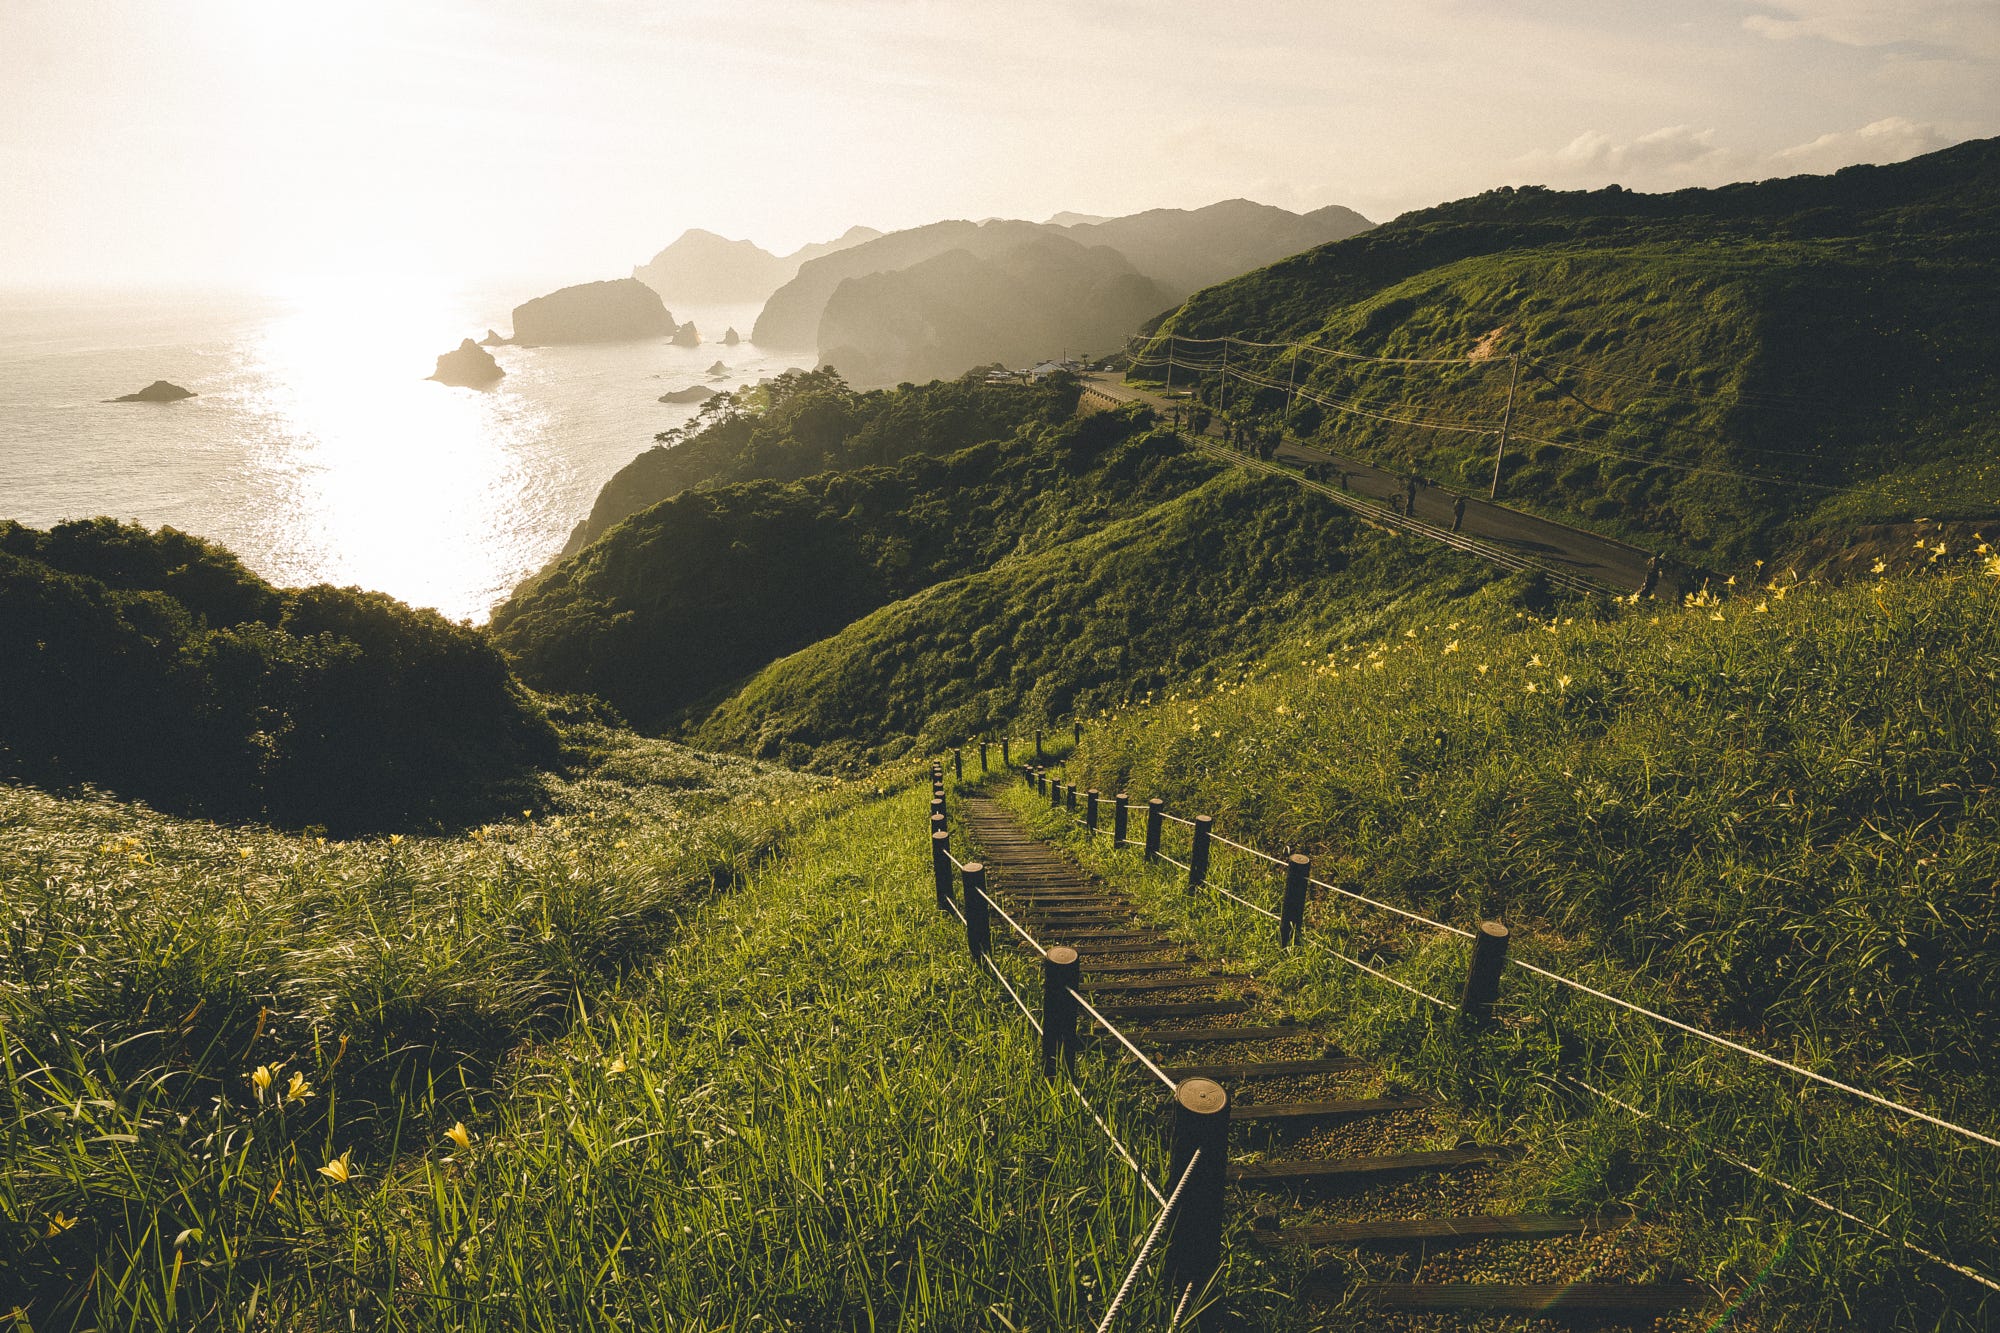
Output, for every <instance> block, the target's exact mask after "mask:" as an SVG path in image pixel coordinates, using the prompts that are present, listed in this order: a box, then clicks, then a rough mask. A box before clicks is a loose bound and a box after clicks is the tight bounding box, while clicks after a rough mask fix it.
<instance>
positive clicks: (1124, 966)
mask: <svg viewBox="0 0 2000 1333" xmlns="http://www.w3.org/2000/svg"><path fill="white" fill-rule="evenodd" d="M1197 961H1199V960H1198V959H1196V958H1195V956H1194V955H1193V954H1186V955H1184V956H1183V957H1181V958H1177V959H1176V958H1163V959H1160V960H1158V961H1157V962H1144V963H1096V964H1093V965H1092V966H1091V968H1090V971H1091V973H1092V974H1093V975H1098V974H1104V973H1111V974H1114V975H1117V976H1124V975H1125V974H1126V973H1128V972H1171V971H1173V970H1174V969H1175V968H1177V967H1186V966H1187V965H1188V964H1189V963H1192V962H1197Z"/></svg>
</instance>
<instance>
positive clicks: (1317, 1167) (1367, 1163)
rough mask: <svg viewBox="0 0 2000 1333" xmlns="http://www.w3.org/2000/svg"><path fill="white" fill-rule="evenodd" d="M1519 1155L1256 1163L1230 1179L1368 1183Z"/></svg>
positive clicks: (1484, 1152)
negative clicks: (1383, 1178)
mask: <svg viewBox="0 0 2000 1333" xmlns="http://www.w3.org/2000/svg"><path fill="white" fill-rule="evenodd" d="M1519 1155H1520V1149H1518V1148H1514V1147H1510V1146H1507V1145H1504V1144H1494V1145H1490V1146H1486V1147H1480V1148H1444V1149H1440V1150H1438V1151H1436V1152H1403V1153H1391V1154H1390V1155H1388V1156H1386V1157H1310V1158H1303V1159H1301V1160H1298V1161H1291V1162H1256V1163H1253V1164H1251V1165H1249V1166H1232V1167H1230V1168H1229V1178H1230V1179H1231V1180H1240V1181H1242V1182H1243V1183H1244V1184H1256V1185H1264V1184H1283V1183H1284V1182H1286V1181H1294V1180H1297V1181H1322V1180H1324V1181H1367V1180H1373V1179H1376V1178H1377V1177H1380V1176H1393V1175H1407V1174H1410V1173H1412V1172H1422V1171H1456V1170H1458V1169H1459V1168H1461V1167H1468V1166H1491V1165H1492V1164H1493V1163H1495V1162H1498V1161H1503V1160H1505V1159H1506V1158H1509V1157H1516V1156H1519Z"/></svg>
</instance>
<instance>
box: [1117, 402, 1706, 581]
mask: <svg viewBox="0 0 2000 1333" xmlns="http://www.w3.org/2000/svg"><path fill="white" fill-rule="evenodd" d="M1083 380H1084V384H1085V387H1086V389H1087V390H1088V391H1090V392H1092V393H1095V394H1098V395H1101V396H1102V397H1104V398H1105V399H1108V400H1110V401H1112V402H1119V403H1144V404H1146V405H1147V406H1148V407H1151V408H1152V409H1153V410H1154V411H1156V412H1158V413H1159V414H1160V415H1161V416H1162V417H1165V416H1167V415H1168V414H1169V413H1171V412H1172V410H1173V409H1174V408H1175V407H1176V406H1185V405H1186V404H1185V401H1183V400H1169V399H1167V398H1166V397H1164V396H1162V395H1160V394H1157V393H1153V392H1151V391H1149V390H1145V389H1139V388H1135V387H1133V386H1132V385H1129V384H1126V383H1125V382H1124V381H1123V380H1121V379H1120V378H1119V377H1118V376H1117V375H1116V374H1090V375H1085V376H1084V377H1083ZM1209 434H1210V435H1211V436H1215V435H1216V434H1217V431H1216V429H1215V428H1214V427H1211V428H1210V431H1209ZM1277 461H1278V462H1279V463H1283V464H1288V465H1290V466H1291V467H1294V468H1297V469H1300V470H1301V471H1303V472H1305V473H1306V474H1307V475H1308V476H1310V477H1314V478H1316V479H1317V480H1319V481H1321V482H1323V483H1326V484H1328V485H1330V486H1332V487H1334V488H1336V489H1338V490H1340V491H1342V492H1345V493H1347V494H1349V495H1354V496H1359V497H1362V498H1364V499H1367V500H1372V501H1375V502H1377V504H1378V505H1390V504H1393V506H1394V507H1395V509H1396V511H1397V512H1398V513H1399V514H1400V513H1401V510H1402V506H1403V504H1404V501H1405V499H1406V497H1407V495H1408V487H1409V482H1408V478H1407V477H1406V476H1405V475H1404V474H1402V473H1398V472H1392V471H1390V470H1388V469H1386V468H1381V467H1377V466H1375V465H1374V464H1372V463H1365V462H1363V461H1361V460H1360V459H1358V458H1347V457H1344V456H1342V455H1340V454H1333V453H1328V452H1326V451H1325V450H1323V449H1315V448H1312V447H1310V446H1308V445H1304V444H1300V443H1299V442H1297V441H1296V440H1290V439H1288V440H1286V441H1285V443H1284V444H1283V445H1281V446H1280V447H1279V449H1278V453H1277ZM1460 498H1463V499H1464V500H1465V519H1464V522H1463V523H1462V524H1461V525H1460V526H1459V528H1458V531H1459V532H1460V533H1461V534H1463V535H1464V536H1466V537H1469V538H1473V539H1474V542H1473V543H1472V544H1470V545H1469V547H1468V549H1470V550H1471V552H1472V553H1473V554H1475V555H1477V554H1486V552H1482V551H1481V550H1480V549H1479V547H1481V546H1490V547H1492V548H1495V549H1496V550H1497V551H1501V552H1505V553H1507V554H1508V555H1511V556H1512V557H1513V558H1514V560H1517V561H1525V562H1528V563H1532V564H1535V565H1540V566H1544V567H1546V568H1548V569H1551V570H1554V571H1558V572H1561V573H1566V574H1569V575H1571V576H1573V577H1576V578H1581V579H1584V580H1587V581H1589V582H1590V583H1592V584H1595V585H1597V586H1600V587H1603V588H1607V589H1609V590H1611V591H1613V592H1619V593H1628V592H1631V591H1633V590H1634V589H1636V588H1638V587H1639V586H1640V585H1641V584H1642V583H1644V582H1645V579H1646V565H1647V562H1648V560H1649V559H1651V553H1650V552H1647V551H1642V550H1640V549H1639V548H1638V547H1636V546H1631V545H1628V544H1626V543H1625V542H1621V541H1616V540H1613V539H1612V538H1610V537H1603V536H1599V535H1598V534H1597V533H1594V532H1585V531H1584V530H1582V529H1581V528H1573V527H1570V526H1569V525H1568V524H1566V523H1558V522H1556V521H1555V520H1553V519H1547V518H1541V517H1538V516H1536V515H1534V514H1524V513H1522V512H1521V511H1520V510H1518V509H1509V508H1508V507H1507V506H1505V505H1500V504H1494V503H1493V502H1492V501H1490V500H1485V499H1482V498H1479V497H1477V496H1472V495H1463V496H1461V493H1459V492H1455V491H1449V490H1446V489H1444V488H1443V487H1440V486H1427V485H1419V486H1418V487H1417V502H1416V510H1415V514H1414V517H1415V518H1416V519H1417V520H1419V521H1418V522H1417V523H1414V524H1403V523H1397V522H1396V521H1395V518H1394V517H1384V518H1382V521H1383V522H1385V523H1388V524H1390V525H1391V526H1395V527H1398V528H1401V529H1402V530H1403V531H1406V532H1411V533H1414V534H1417V535H1421V536H1426V537H1436V536H1438V535H1439V533H1440V531H1442V532H1443V533H1446V534H1448V533H1449V532H1450V531H1451V528H1452V507H1453V503H1454V502H1455V501H1456V500H1458V499H1460ZM1404 516H1405V517H1409V515H1404ZM1454 544H1455V543H1454ZM1509 563H1512V562H1509ZM1674 585H1675V580H1674V578H1673V574H1672V571H1671V570H1669V571H1667V572H1666V573H1663V574H1662V576H1661V579H1660V587H1659V589H1658V591H1659V593H1660V594H1661V595H1662V596H1666V595H1671V594H1672V593H1673V592H1674Z"/></svg>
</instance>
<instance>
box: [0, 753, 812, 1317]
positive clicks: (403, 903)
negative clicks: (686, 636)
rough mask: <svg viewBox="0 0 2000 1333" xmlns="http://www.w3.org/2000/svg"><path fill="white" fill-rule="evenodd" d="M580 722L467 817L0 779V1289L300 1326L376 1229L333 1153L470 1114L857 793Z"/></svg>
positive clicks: (7, 1300)
mask: <svg viewBox="0 0 2000 1333" xmlns="http://www.w3.org/2000/svg"><path fill="white" fill-rule="evenodd" d="M573 739H574V740H575V741H576V742H577V743H578V744H580V745H583V746H586V747H587V748H588V749H589V750H590V751H591V753H592V760H591V763H590V764H589V766H588V767H587V769H585V770H584V771H583V772H581V773H580V774H579V776H578V777H577V778H576V779H575V780H573V781H569V782H565V783H561V784H559V785H558V786H556V787H555V788H553V790H552V791H551V793H550V799H551V807H552V810H553V813H550V814H548V815H547V816H545V817H543V818H539V819H534V820H526V819H517V820H513V821H509V822H506V823H501V824H494V825H487V826H482V827H480V828H477V829H474V830H472V831H471V832H470V833H467V834H464V835H461V836H457V837H448V838H446V837H440V838H419V837H411V838H405V837H403V836H402V835H400V834H398V835H393V836H391V837H387V838H372V839H369V840H366V841H340V840H332V841H329V840H327V839H325V838H319V837H313V836H303V837H302V836H297V835H289V834H283V833H278V832H273V831H270V830H267V829H262V828H256V827H229V826H223V825H217V824H210V823H204V822H195V821H187V820H180V819H175V818H171V817H167V816H162V815H158V814H155V813H152V812H150V811H148V810H146V809H145V808H143V807H139V806H134V805H129V804H124V803H120V802H115V801H112V800H109V799H102V798H97V799H90V798H84V799H61V798H57V797H52V796H48V795H46V794H43V793H40V792H37V791H34V790H32V789H28V788H21V787H13V786H0V1309H13V1308H16V1306H17V1305H18V1306H20V1307H23V1308H25V1310H26V1311H27V1314H28V1317H29V1319H30V1321H31V1323H32V1326H33V1327H36V1328H71V1327H76V1328H87V1327H104V1328H110V1327H132V1328H140V1327H149V1328H157V1327H163V1326H167V1325H169V1324H171V1323H174V1322H175V1316H176V1312H178V1317H179V1318H180V1319H182V1320H185V1321H187V1323H188V1324H189V1325H190V1326H201V1327H221V1326H243V1327H264V1326H268V1324H266V1323H260V1317H259V1315H258V1313H257V1307H258V1305H260V1304H261V1305H263V1306H264V1307H266V1310H267V1313H266V1315H264V1316H263V1318H264V1319H265V1320H270V1319H275V1320H277V1322H278V1323H279V1324H281V1325H283V1326H287V1327H296V1326H298V1321H300V1320H301V1319H305V1318H306V1317H307V1316H305V1315H304V1314H303V1313H302V1310H301V1308H300V1306H299V1305H298V1304H297V1301H298V1300H299V1299H301V1293H311V1292H315V1291H318V1292H321V1293H341V1294H340V1296H339V1299H346V1294H347V1293H348V1290H349V1289H348V1287H347V1284H346V1281H345V1278H344V1276H343V1275H345V1274H351V1273H352V1272H353V1271H354V1266H355V1265H357V1264H360V1265H366V1264H369V1263H373V1262H376V1261H377V1259H380V1258H382V1257H384V1256H383V1255H382V1254H381V1252H380V1251H379V1250H377V1249H376V1241H375V1240H374V1239H373V1238H372V1237H373V1236H374V1235H375V1234H378V1233H374V1232H368V1231H351V1232H350V1231H344V1230H343V1226H344V1224H346V1223H349V1222H355V1221H357V1219H355V1218H354V1217H353V1216H352V1215H351V1214H349V1213H347V1212H346V1211H345V1210H344V1208H343V1207H342V1204H341V1202H340V1196H339V1194H338V1193H337V1192H336V1191H333V1190H332V1189H331V1186H330V1181H329V1180H328V1178H327V1177H325V1176H324V1175H323V1174H321V1173H319V1172H318V1170H317V1168H318V1167H320V1166H321V1165H323V1164H325V1163H326V1162H327V1161H328V1160H329V1159H330V1158H335V1157H339V1156H340V1155H341V1154H342V1153H351V1154H352V1158H351V1159H350V1160H353V1161H356V1162H368V1163H370V1168H369V1169H370V1170H371V1171H372V1170H373V1168H374V1166H375V1165H376V1164H381V1163H393V1162H394V1161H396V1160H397V1159H398V1158H399V1157H401V1156H402V1155H403V1154H404V1153H406V1152H413V1151H422V1150H424V1149H427V1148H428V1146H429V1145H430V1144H431V1143H433V1142H434V1141H435V1139H436V1136H437V1134H438V1133H439V1132H441V1131H442V1130H443V1129H444V1128H446V1127H448V1126H449V1125H450V1124H451V1123H452V1121H453V1120H454V1119H456V1118H461V1117H464V1118H473V1117H474V1115H475V1112H474V1108H475V1107H476V1106H477V1105H480V1104H482V1099H483V1098H484V1097H485V1096H486V1095H487V1093H488V1091H489V1090H490V1088H491V1087H492V1080H493V1078H494V1076H495V1074H496V1071H497V1070H498V1068H499V1067H500V1065H501V1063H502V1062H503V1061H504V1060H505V1059H506V1057H507V1055H508V1053H509V1052H510V1051H512V1050H515V1049H517V1048H519V1047H520V1046H521V1045H522V1044H523V1043H524V1042H528V1041H532V1040H536V1039H547V1038H549V1037H551V1036H553V1035H554V1034H557V1033H560V1032H561V1031H563V1030H564V1029H565V1028H566V1027H567V1026H568V1024H569V1023H570V1022H571V1021H572V1020H573V1018H574V1015H575V1013H576V1012H577V1011H578V1008H579V1007H581V1008H583V1009H586V1010H587V1009H588V1008H590V1007H591V1006H594V1005H595V1004H596V1003H597V1001H598V1000H599V999H600V998H601V997H603V996H606V995H608V994H609V993H610V992H611V991H612V990H613V989H614V988H615V987H616V986H617V984H618V983H619V981H620V979H621V978H622V977H625V976H627V975H630V974H631V973H632V972H633V971H634V970H635V969H637V968H640V967H642V966H643V965H645V964H647V963H648V962H649V961H650V960H651V959H652V958H653V957H655V956H656V955H657V954H658V953H659V951H660V950H661V949H662V948H663V947H664V946H665V945H666V944H668V943H669V942H670V941H671V940H673V939H674V938H675V937H676V928H677V926H678V925H679V922H680V920H681V918H682V917H683V916H684V915H685V914H686V913H688V912H690V911H692V910H694V909H695V908H697V907H698V906H699V905H700V904H701V903H702V902H703V901H704V900H706V899H707V898H708V897H710V896H711V895H712V894H713V893H714V892H715V891H716V889H717V887H718V886H720V885H726V884H728V883H731V882H733V881H735V880H737V879H739V878H741V877H742V876H743V875H745V874H747V873H748V870H749V867H750V864H751V859H752V858H753V857H754V856H755V855H757V854H758V853H759V852H760V851H762V850H763V849H766V848H768V847H769V846H770V845H771V843H772V842H773V840H774V839H776V838H777V837H779V836H781V835H782V834H783V833H784V832H785V831H787V830H788V829H789V828H792V827H797V826H798V825H800V824H801V823H802V822H804V821H806V820H809V819H810V818H811V817H812V816H813V815H814V813H815V811H816V810H819V809H823V808H825V807H826V805H827V803H828V802H834V803H836V804H837V803H838V802H839V801H841V800H843V799H846V798H845V797H844V796H843V794H842V793H840V792H838V791H834V790H830V789H827V788H826V787H825V784H823V783H821V782H819V781H817V780H812V779H805V778H801V777H799V776H797V775H794V774H789V773H785V772H783V771H781V770H773V769H770V768H768V767H766V766H764V765H760V764H755V763H750V762H747V761H741V760H728V759H716V758H713V757H710V756H706V755H700V754H696V753H694V752H691V751H686V750H682V749H681V748H680V747H677V746H673V745H670V744H667V743H664V742H645V741H638V740H636V739H634V738H632V737H631V736H630V734H629V733H618V732H612V731H608V730H606V729H604V728H602V727H599V726H593V725H591V724H589V723H580V724H577V726H576V728H575V731H574V733H573ZM260 1067H266V1068H269V1069H272V1070H275V1071H277V1072H276V1076H275V1080H274V1081H273V1082H271V1083H270V1084H269V1085H268V1086H263V1087H260V1086H259V1084H258V1082H257V1081H256V1080H255V1079H253V1078H252V1074H253V1071H256V1070H258V1069H259V1068H260ZM295 1074H296V1075H297V1076H298V1078H299V1079H300V1080H301V1082H299V1083H298V1084H297V1085H296V1086H295V1085H294V1084H293V1076H294V1075H295ZM419 1145H421V1147H420V1146H419ZM377 1179H378V1180H382V1179H384V1178H383V1177H377ZM389 1179H393V1177H389ZM392 1197H394V1198H401V1197H403V1196H402V1195H401V1192H400V1190H398V1191H396V1192H395V1193H394V1194H393V1196H392ZM379 1220H381V1221H386V1220H387V1219H386V1218H384V1219H379ZM371 1254H372V1255H374V1256H375V1257H374V1258H369V1257H367V1256H369V1255H371ZM253 1296H254V1299H253ZM335 1308H341V1309H344V1308H345V1307H342V1306H336V1307H335ZM342 1318H344V1316H342Z"/></svg>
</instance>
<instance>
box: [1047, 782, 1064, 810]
mask: <svg viewBox="0 0 2000 1333" xmlns="http://www.w3.org/2000/svg"><path fill="white" fill-rule="evenodd" d="M1049 809H1051V810H1060V809H1062V783H1060V782H1051V783H1049Z"/></svg>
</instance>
